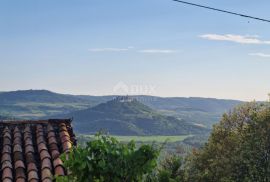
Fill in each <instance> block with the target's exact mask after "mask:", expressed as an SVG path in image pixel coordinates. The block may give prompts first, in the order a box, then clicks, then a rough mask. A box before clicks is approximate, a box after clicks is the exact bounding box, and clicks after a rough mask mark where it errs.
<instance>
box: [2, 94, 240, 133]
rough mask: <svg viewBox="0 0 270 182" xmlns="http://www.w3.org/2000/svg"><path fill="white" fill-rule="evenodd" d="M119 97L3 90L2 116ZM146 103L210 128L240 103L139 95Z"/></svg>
mask: <svg viewBox="0 0 270 182" xmlns="http://www.w3.org/2000/svg"><path fill="white" fill-rule="evenodd" d="M115 97H116V96H88V95H69V94H60V93H54V92H51V91H48V90H19V91H11V92H0V115H1V113H3V114H4V115H8V116H12V117H14V118H17V119H40V118H45V117H46V118H51V117H53V116H55V115H63V114H68V113H70V112H74V111H78V110H84V109H87V108H90V107H94V106H97V105H98V104H101V103H105V102H107V101H109V100H112V99H113V98H115ZM130 97H131V98H136V99H137V100H138V101H140V102H141V103H143V104H144V105H146V106H148V107H151V108H152V109H155V110H156V111H158V112H159V113H160V114H162V115H167V116H173V117H176V118H178V119H183V120H186V121H189V122H192V123H197V124H202V125H205V126H206V127H208V128H211V126H212V125H213V124H214V123H217V122H218V121H219V120H220V118H221V116H222V114H223V113H224V112H227V111H229V110H230V109H232V108H234V107H235V106H236V105H238V104H241V103H242V101H238V100H225V99H214V98H201V97H190V98H188V97H156V96H145V95H136V96H130Z"/></svg>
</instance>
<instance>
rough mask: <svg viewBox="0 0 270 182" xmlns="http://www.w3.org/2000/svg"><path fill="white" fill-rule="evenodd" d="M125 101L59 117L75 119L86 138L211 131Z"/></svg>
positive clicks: (185, 133)
mask: <svg viewBox="0 0 270 182" xmlns="http://www.w3.org/2000/svg"><path fill="white" fill-rule="evenodd" d="M123 98H124V97H117V98H116V99H113V100H111V101H108V102H106V103H102V104H99V105H97V106H95V107H92V108H89V109H85V110H80V111H75V112H71V113H69V114H65V115H61V116H58V117H60V118H70V117H73V118H74V121H73V125H74V128H75V130H76V131H77V132H78V133H82V134H94V133H96V132H98V131H100V130H105V131H107V132H109V133H110V134H113V135H189V134H202V133H207V132H208V131H209V130H208V129H206V128H204V127H200V126H196V125H194V124H191V123H189V122H187V121H184V120H179V119H177V118H175V117H172V116H164V115H161V114H159V113H158V112H156V111H155V110H153V109H151V108H150V107H148V106H146V105H144V104H142V103H140V102H139V101H137V100H136V99H132V98H129V99H126V98H125V99H123Z"/></svg>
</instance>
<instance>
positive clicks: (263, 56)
mask: <svg viewBox="0 0 270 182" xmlns="http://www.w3.org/2000/svg"><path fill="white" fill-rule="evenodd" d="M249 55H250V56H257V57H262V58H270V54H265V53H261V52H257V53H250V54H249Z"/></svg>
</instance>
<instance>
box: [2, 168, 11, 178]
mask: <svg viewBox="0 0 270 182" xmlns="http://www.w3.org/2000/svg"><path fill="white" fill-rule="evenodd" d="M6 179H11V180H12V179H13V174H12V169H10V168H5V169H4V170H3V174H2V180H3V181H4V180H6Z"/></svg>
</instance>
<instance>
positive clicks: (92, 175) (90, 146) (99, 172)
mask: <svg viewBox="0 0 270 182" xmlns="http://www.w3.org/2000/svg"><path fill="white" fill-rule="evenodd" d="M159 152H160V149H156V148H155V147H154V146H153V145H151V146H150V145H142V146H140V147H139V148H136V147H135V143H134V142H130V143H128V144H122V143H120V142H118V141H117V140H116V139H115V138H113V137H110V136H107V135H100V134H98V135H96V137H95V139H94V140H92V141H89V142H88V143H87V144H86V147H80V146H79V147H76V148H73V150H72V151H71V152H70V153H69V154H68V155H67V156H62V159H63V161H64V165H65V167H66V169H67V170H68V171H69V172H70V175H69V176H68V177H66V178H63V177H57V181H78V182H91V181H93V182H108V181H110V182H135V181H142V179H143V178H144V176H145V175H146V174H149V173H151V172H152V171H153V170H154V168H155V167H156V165H157V158H158V156H159Z"/></svg>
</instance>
